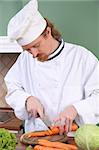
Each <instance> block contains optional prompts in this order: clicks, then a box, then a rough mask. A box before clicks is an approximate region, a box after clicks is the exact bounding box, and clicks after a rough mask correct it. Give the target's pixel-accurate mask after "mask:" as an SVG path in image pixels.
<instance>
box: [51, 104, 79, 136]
mask: <svg viewBox="0 0 99 150" xmlns="http://www.w3.org/2000/svg"><path fill="white" fill-rule="evenodd" d="M76 116H77V111H76V109H75V107H74V106H73V105H70V106H67V107H66V108H65V109H64V111H63V112H61V113H60V114H59V117H58V118H55V119H54V121H55V124H58V125H59V129H60V134H62V133H63V132H64V126H65V125H66V129H65V130H66V132H69V131H71V127H72V123H73V120H74V119H75V118H76Z"/></svg>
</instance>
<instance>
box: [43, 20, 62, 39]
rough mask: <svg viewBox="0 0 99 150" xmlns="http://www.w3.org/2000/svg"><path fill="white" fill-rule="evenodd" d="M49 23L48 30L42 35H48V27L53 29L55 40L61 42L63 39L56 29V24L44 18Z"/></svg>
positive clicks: (52, 33)
mask: <svg viewBox="0 0 99 150" xmlns="http://www.w3.org/2000/svg"><path fill="white" fill-rule="evenodd" d="M44 19H45V20H46V22H47V25H46V28H45V30H44V31H43V33H42V35H44V34H45V33H46V29H47V27H50V28H51V35H52V36H53V38H54V39H56V40H57V41H59V40H60V39H61V33H60V32H59V31H58V30H57V29H56V28H55V26H54V24H53V23H52V22H50V21H49V20H48V19H47V18H44Z"/></svg>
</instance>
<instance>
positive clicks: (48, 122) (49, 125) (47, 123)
mask: <svg viewBox="0 0 99 150" xmlns="http://www.w3.org/2000/svg"><path fill="white" fill-rule="evenodd" d="M41 120H42V121H43V123H44V124H45V125H46V126H47V128H48V129H50V130H51V128H50V127H51V125H52V122H51V121H50V119H49V117H48V116H46V115H45V116H44V117H43V118H41Z"/></svg>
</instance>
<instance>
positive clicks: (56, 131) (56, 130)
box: [28, 123, 78, 138]
mask: <svg viewBox="0 0 99 150" xmlns="http://www.w3.org/2000/svg"><path fill="white" fill-rule="evenodd" d="M64 128H66V127H64ZM77 129H78V126H77V125H76V124H75V123H73V124H72V131H76V130H77ZM64 132H65V130H64ZM57 134H59V127H56V126H54V127H51V130H46V131H36V132H31V133H28V137H29V138H30V137H41V136H50V135H57Z"/></svg>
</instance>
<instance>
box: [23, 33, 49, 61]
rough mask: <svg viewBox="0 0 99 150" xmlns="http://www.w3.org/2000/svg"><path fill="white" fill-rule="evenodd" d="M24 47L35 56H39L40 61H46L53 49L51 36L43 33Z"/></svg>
mask: <svg viewBox="0 0 99 150" xmlns="http://www.w3.org/2000/svg"><path fill="white" fill-rule="evenodd" d="M22 47H23V49H25V50H27V51H28V52H29V53H31V54H32V55H33V57H34V58H37V59H38V60H39V61H46V60H47V59H48V56H49V54H50V49H51V45H50V36H49V35H46V36H44V35H41V36H39V37H38V38H37V39H36V40H34V41H33V42H31V43H30V44H28V45H25V46H22Z"/></svg>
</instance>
